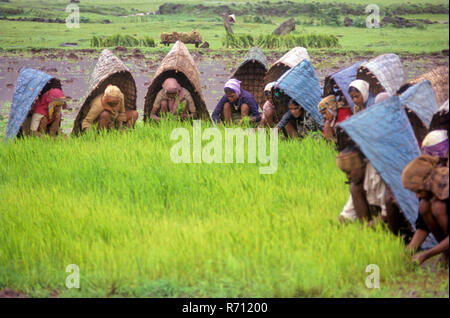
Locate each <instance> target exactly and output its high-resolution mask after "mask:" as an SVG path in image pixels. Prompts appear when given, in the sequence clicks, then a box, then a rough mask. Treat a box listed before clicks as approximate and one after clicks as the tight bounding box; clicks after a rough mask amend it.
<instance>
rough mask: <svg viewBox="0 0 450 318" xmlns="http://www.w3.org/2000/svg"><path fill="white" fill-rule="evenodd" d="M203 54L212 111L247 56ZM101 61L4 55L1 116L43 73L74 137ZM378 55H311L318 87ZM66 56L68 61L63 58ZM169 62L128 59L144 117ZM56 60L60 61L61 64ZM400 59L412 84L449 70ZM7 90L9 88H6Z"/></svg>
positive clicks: (417, 58) (47, 54)
mask: <svg viewBox="0 0 450 318" xmlns="http://www.w3.org/2000/svg"><path fill="white" fill-rule="evenodd" d="M201 52H202V51H200V50H198V51H193V52H192V56H193V58H194V60H195V62H196V65H197V69H198V71H199V76H200V81H201V83H202V93H203V96H204V97H205V101H206V105H207V107H208V109H209V110H210V111H212V110H213V109H214V107H215V106H216V104H217V102H218V101H219V99H220V98H221V97H222V92H223V85H224V84H225V82H226V81H227V80H228V79H229V77H230V76H231V74H232V71H233V70H234V69H235V68H236V67H237V66H238V65H239V63H240V62H241V61H242V59H243V57H244V55H245V54H246V53H247V51H246V50H242V51H240V52H236V53H234V55H233V54H231V53H228V52H227V53H225V54H223V53H220V52H218V53H217V54H215V53H214V54H213V55H206V54H201ZM203 52H205V51H203ZM75 53H76V54H75ZM67 54H68V55H67ZM99 55H100V53H99V52H98V51H96V50H94V49H83V50H74V51H71V52H70V53H67V52H65V51H63V50H50V49H43V50H35V52H34V54H33V56H32V57H27V58H23V57H20V55H18V54H11V53H9V54H3V55H0V65H2V66H3V67H2V68H1V70H0V87H7V88H8V89H4V90H3V91H2V94H1V95H0V115H2V116H4V117H5V116H8V115H9V112H10V109H9V108H10V103H11V100H12V95H13V93H14V83H15V82H16V81H17V77H18V75H19V73H18V72H19V70H20V69H21V68H22V67H31V68H35V69H42V70H44V71H47V72H49V73H50V74H51V75H52V76H55V77H57V78H59V79H60V80H61V81H62V83H63V90H64V92H65V94H66V95H68V96H72V98H73V99H72V101H71V102H70V104H69V108H71V109H72V110H71V111H68V112H65V113H64V119H65V121H64V127H63V131H64V132H65V133H70V131H71V130H72V125H73V121H74V119H75V117H76V115H77V111H78V109H79V108H80V106H81V104H82V103H83V102H84V98H85V96H86V93H87V90H88V82H89V77H90V75H91V72H92V70H93V69H94V67H95V64H96V62H97V59H98V56H99ZM282 55H283V53H282V52H274V53H268V54H267V63H268V64H269V65H272V64H273V63H274V62H275V61H276V60H278V59H279V58H280V57H281V56H282ZM376 55H377V54H375V53H374V54H369V55H365V56H361V55H360V54H341V53H339V54H338V53H335V52H324V54H315V55H312V56H311V63H312V64H313V65H314V67H315V71H316V75H317V77H318V79H319V81H320V82H321V83H323V81H324V78H325V76H327V75H329V74H330V73H332V72H334V71H337V70H338V69H341V68H344V67H347V66H350V65H352V64H354V63H356V62H358V61H361V60H363V59H371V58H373V57H375V56H376ZM65 56H66V57H67V58H64V57H65ZM164 56H165V54H164V53H157V55H155V54H152V56H151V57H149V56H146V55H144V54H142V53H141V52H140V51H135V52H134V51H130V52H129V54H127V55H126V56H124V59H123V61H124V63H125V64H126V65H127V66H128V67H129V68H130V70H131V73H132V74H133V77H134V79H135V81H136V86H137V92H138V94H137V108H138V111H142V109H143V107H144V98H145V95H146V94H147V90H148V87H149V85H150V83H151V81H152V79H153V76H154V74H155V72H156V70H157V68H158V67H159V65H160V63H161V61H162V59H163V58H164ZM55 57H58V59H56V58H55ZM400 57H401V60H402V62H403V66H404V71H405V80H410V79H412V78H415V77H417V76H418V75H420V74H423V73H425V72H428V71H431V70H432V69H433V68H435V67H437V66H439V65H447V66H448V65H449V60H448V56H445V55H444V54H437V55H436V54H435V55H432V54H427V55H411V54H409V55H408V54H406V55H405V54H404V55H400ZM155 61H156V62H155ZM8 84H9V86H7V85H8ZM11 85H12V86H11Z"/></svg>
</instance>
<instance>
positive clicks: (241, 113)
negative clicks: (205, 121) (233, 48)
mask: <svg viewBox="0 0 450 318" xmlns="http://www.w3.org/2000/svg"><path fill="white" fill-rule="evenodd" d="M224 91H225V95H224V96H223V97H222V98H221V99H220V101H219V103H218V104H217V106H216V108H215V109H214V112H213V113H212V115H211V117H212V119H213V121H214V122H215V123H220V117H223V119H224V120H225V122H226V123H227V124H230V123H231V121H233V123H237V122H240V121H242V120H243V119H244V118H245V117H250V121H252V122H259V121H260V120H261V114H260V113H259V111H258V103H257V102H256V100H255V98H254V97H253V96H252V94H250V93H249V92H247V91H246V90H244V89H241V82H240V81H239V80H237V79H234V78H233V79H230V80H229V81H228V82H226V83H225V87H224Z"/></svg>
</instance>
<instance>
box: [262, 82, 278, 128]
mask: <svg viewBox="0 0 450 318" xmlns="http://www.w3.org/2000/svg"><path fill="white" fill-rule="evenodd" d="M274 85H275V82H271V83H269V84H267V85H266V87H264V96H266V99H267V100H266V102H265V103H264V105H263V108H262V109H263V114H262V119H261V122H260V123H259V127H261V128H262V127H265V126H267V127H273V126H274V124H276V123H277V122H278V119H277V112H276V111H275V106H274V104H273V100H272V87H273V86H274Z"/></svg>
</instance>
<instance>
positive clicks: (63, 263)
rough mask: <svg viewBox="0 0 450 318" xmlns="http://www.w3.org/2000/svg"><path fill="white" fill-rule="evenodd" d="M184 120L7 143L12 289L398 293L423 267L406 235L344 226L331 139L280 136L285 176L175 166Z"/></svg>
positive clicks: (6, 236) (3, 185) (6, 237)
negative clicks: (73, 274)
mask: <svg viewBox="0 0 450 318" xmlns="http://www.w3.org/2000/svg"><path fill="white" fill-rule="evenodd" d="M178 125H179V124H178V123H177V122H163V124H162V125H161V127H158V126H144V125H143V124H139V125H138V126H137V128H136V129H135V130H134V131H129V132H127V133H123V134H120V133H117V132H111V133H110V134H102V135H98V136H96V135H94V134H89V135H85V136H82V137H80V138H68V139H67V140H64V139H58V140H57V141H54V140H52V139H50V138H43V139H25V140H17V141H15V142H10V143H8V144H1V145H0V193H1V196H2V204H1V205H0V227H1V229H2V231H0V289H4V288H12V289H14V290H18V291H21V292H24V293H27V294H30V295H32V296H37V297H42V296H48V295H50V293H52V292H53V293H55V292H56V294H58V295H59V296H68V297H78V296H100V297H103V296H117V295H121V296H138V297H167V296H169V297H180V296H184V297H311V296H317V297H340V296H344V297H352V296H362V297H366V296H369V297H370V296H376V297H386V296H399V295H398V294H395V292H396V291H397V287H396V286H397V285H396V284H398V280H399V279H401V278H402V277H404V276H405V275H407V274H408V275H409V274H411V273H413V272H414V271H413V272H411V269H410V266H409V265H408V256H407V255H406V254H405V252H404V246H403V244H402V242H401V241H400V239H399V238H397V237H394V236H393V235H391V234H390V233H388V231H387V230H386V229H385V228H383V227H381V226H379V227H377V228H376V229H369V228H364V227H361V226H360V225H359V224H349V225H340V224H339V223H338V222H337V217H338V214H339V212H340V210H341V209H342V206H343V205H344V204H345V202H346V200H347V198H348V195H349V194H348V186H346V185H345V184H344V181H345V177H344V175H343V174H342V173H341V172H339V170H338V169H336V166H335V151H334V150H333V149H332V147H331V146H329V145H327V144H326V143H325V142H323V141H318V140H316V139H313V138H308V139H306V140H304V141H302V142H292V141H280V143H279V160H278V163H279V168H278V171H277V172H276V173H275V174H273V175H260V174H259V169H258V168H259V166H258V164H174V163H172V161H171V160H170V155H169V154H170V149H171V147H172V145H174V144H175V141H171V140H170V139H169V136H170V132H171V131H172V129H173V128H175V127H177V126H178ZM184 126H185V127H187V128H188V129H191V128H190V127H189V125H188V124H184ZM202 128H203V129H204V128H206V124H205V123H203V126H202ZM69 264H77V265H78V266H79V267H80V275H81V289H79V290H73V289H67V288H66V287H65V280H66V277H67V275H68V273H66V272H65V269H66V267H67V265H69ZM368 264H377V265H378V266H379V267H380V270H381V288H380V289H379V290H376V291H372V290H368V289H367V288H366V287H365V279H366V277H367V275H368V274H367V273H366V272H365V268H366V266H367V265H368ZM445 287H447V291H448V284H447V285H445V284H441V285H439V286H438V290H441V289H444V288H445ZM444 291H445V289H444Z"/></svg>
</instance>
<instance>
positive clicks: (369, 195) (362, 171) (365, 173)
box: [336, 145, 386, 222]
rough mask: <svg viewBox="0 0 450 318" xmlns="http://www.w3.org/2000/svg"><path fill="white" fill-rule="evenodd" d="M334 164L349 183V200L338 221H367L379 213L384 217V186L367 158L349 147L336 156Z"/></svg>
mask: <svg viewBox="0 0 450 318" xmlns="http://www.w3.org/2000/svg"><path fill="white" fill-rule="evenodd" d="M336 163H337V166H338V168H339V169H341V170H342V171H343V172H344V173H345V174H346V176H347V179H348V182H349V183H350V198H349V199H348V201H347V203H346V204H345V206H344V208H343V210H342V212H341V214H340V216H339V220H340V221H341V222H343V221H345V220H352V221H355V220H356V219H359V220H361V221H369V220H371V219H372V217H374V216H375V215H377V214H379V213H380V212H381V216H382V217H385V216H386V206H385V202H384V197H385V191H386V185H385V183H384V181H383V180H382V179H381V177H380V175H379V174H378V172H377V171H376V170H375V168H374V167H373V166H372V164H371V163H370V162H369V161H368V160H367V158H364V156H363V154H362V153H361V152H360V151H359V150H358V149H357V148H356V147H355V146H351V145H349V146H347V147H346V148H345V149H344V150H342V151H341V152H340V153H339V154H338V156H337V157H336Z"/></svg>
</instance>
